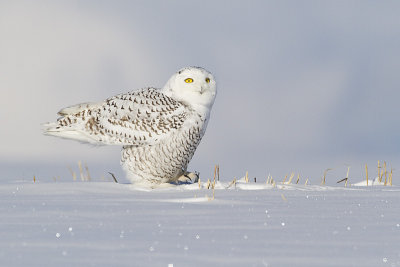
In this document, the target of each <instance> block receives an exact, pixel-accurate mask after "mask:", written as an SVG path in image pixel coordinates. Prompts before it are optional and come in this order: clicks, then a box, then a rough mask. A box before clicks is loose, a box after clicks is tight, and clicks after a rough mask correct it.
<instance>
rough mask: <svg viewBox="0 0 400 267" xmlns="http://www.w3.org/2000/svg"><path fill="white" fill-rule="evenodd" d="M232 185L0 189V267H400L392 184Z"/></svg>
mask: <svg viewBox="0 0 400 267" xmlns="http://www.w3.org/2000/svg"><path fill="white" fill-rule="evenodd" d="M229 184H230V182H217V183H216V186H215V191H214V193H213V190H212V189H206V183H201V184H200V185H201V187H202V188H201V189H199V185H198V184H191V185H180V186H175V187H169V188H161V189H155V190H147V191H143V190H138V189H137V188H134V187H133V186H132V185H129V184H116V183H112V182H47V183H42V182H36V183H33V182H9V183H2V184H0V203H1V206H0V213H1V219H0V222H1V223H0V229H1V239H0V266H164V267H167V266H173V267H178V266H400V245H399V244H400V242H399V241H400V216H399V210H400V188H399V187H397V186H370V187H354V186H352V187H347V188H345V187H344V186H340V187H339V186H337V187H330V186H318V185H307V186H305V185H293V184H279V183H278V184H276V186H273V185H270V184H265V183H264V184H263V183H254V182H251V183H245V182H244V181H243V180H238V181H237V183H236V186H234V185H232V186H230V187H229V188H228V189H226V188H227V187H228V185H229ZM213 195H214V196H215V197H214V199H213Z"/></svg>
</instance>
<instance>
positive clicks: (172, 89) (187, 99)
mask: <svg viewBox="0 0 400 267" xmlns="http://www.w3.org/2000/svg"><path fill="white" fill-rule="evenodd" d="M161 90H162V91H163V93H165V94H166V95H168V96H170V97H172V98H174V99H175V100H178V101H180V102H183V103H185V104H188V105H190V106H204V107H206V108H211V107H212V105H213V103H214V100H215V96H216V95H217V84H216V82H215V79H214V76H213V75H212V74H211V73H210V72H209V71H207V70H205V69H203V68H200V67H187V68H183V69H180V70H179V71H178V72H177V73H175V74H174V75H172V77H171V78H170V79H169V80H168V82H167V83H166V84H165V86H164V87H163V88H162V89H161Z"/></svg>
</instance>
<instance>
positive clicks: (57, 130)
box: [42, 122, 104, 145]
mask: <svg viewBox="0 0 400 267" xmlns="http://www.w3.org/2000/svg"><path fill="white" fill-rule="evenodd" d="M42 126H43V134H45V135H50V136H56V137H61V138H65V139H72V140H76V141H79V142H82V143H89V144H93V145H102V143H100V142H98V141H97V140H94V139H93V138H92V137H91V136H90V135H89V134H87V133H86V132H85V131H84V130H82V129H81V128H82V127H80V126H78V125H68V126H61V125H60V124H59V122H52V123H45V124H42ZM103 145H104V144H103Z"/></svg>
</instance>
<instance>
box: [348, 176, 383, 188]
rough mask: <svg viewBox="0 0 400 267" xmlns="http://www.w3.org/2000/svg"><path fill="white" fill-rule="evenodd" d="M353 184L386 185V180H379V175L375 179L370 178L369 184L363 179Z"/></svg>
mask: <svg viewBox="0 0 400 267" xmlns="http://www.w3.org/2000/svg"><path fill="white" fill-rule="evenodd" d="M352 186H385V181H384V180H381V181H379V177H376V178H375V179H374V180H369V181H368V185H367V180H363V181H361V182H358V183H355V184H352Z"/></svg>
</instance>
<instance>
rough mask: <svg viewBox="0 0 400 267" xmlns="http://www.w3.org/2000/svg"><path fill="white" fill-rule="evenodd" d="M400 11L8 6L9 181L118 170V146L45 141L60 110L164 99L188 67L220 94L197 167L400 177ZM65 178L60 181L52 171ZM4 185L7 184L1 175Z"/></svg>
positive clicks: (4, 79)
mask: <svg viewBox="0 0 400 267" xmlns="http://www.w3.org/2000/svg"><path fill="white" fill-rule="evenodd" d="M399 13H400V2H398V1H35V2H32V1H0V38H1V41H0V103H1V105H0V119H1V123H2V126H1V131H0V142H1V143H0V147H1V150H0V161H1V166H0V167H1V168H2V170H3V173H4V172H5V173H7V175H8V176H16V177H25V176H26V177H30V176H32V175H33V174H35V173H36V174H37V173H39V175H40V174H41V173H42V175H43V176H46V175H47V176H48V175H52V172H57V174H54V175H59V176H62V175H65V176H67V175H68V170H67V169H66V168H65V166H68V165H74V164H75V162H76V161H78V160H82V161H85V162H88V164H89V167H91V168H92V169H93V171H92V172H95V173H96V174H97V173H98V174H104V175H106V173H107V171H114V172H116V173H118V174H119V175H122V171H120V169H119V148H118V147H110V148H107V147H101V148H92V147H90V146H87V145H82V144H79V143H77V142H73V141H66V140H62V139H56V138H51V137H47V136H43V135H42V134H41V127H40V124H41V123H43V122H47V121H53V120H55V119H56V118H57V115H56V112H57V111H58V110H59V109H61V108H62V107H65V106H68V105H71V104H76V103H79V102H86V101H98V100H101V99H105V98H107V97H109V96H112V95H114V94H117V93H120V92H126V91H129V90H133V89H137V88H141V87H146V86H155V87H161V86H163V85H164V83H165V82H166V81H167V79H168V78H169V76H170V75H172V74H173V73H174V72H175V71H176V70H178V69H179V68H181V67H184V66H190V65H195V66H202V67H204V68H206V69H208V70H210V71H211V72H213V73H214V74H215V76H216V78H217V82H218V90H219V92H218V96H217V99H216V102H215V105H214V108H213V112H212V116H211V121H210V124H209V127H208V129H207V133H206V136H205V137H204V139H203V141H202V143H201V145H200V147H199V149H198V151H197V153H196V155H195V157H194V159H193V161H192V163H191V165H190V167H191V169H192V170H198V171H200V172H201V174H202V175H203V177H204V178H206V177H207V176H209V175H211V173H212V168H213V165H214V164H215V163H219V164H220V165H221V173H222V174H223V175H224V176H225V177H226V179H231V178H233V176H237V177H238V176H241V175H243V174H244V172H245V171H246V170H248V171H249V172H250V174H251V175H252V176H258V177H263V176H266V174H267V173H269V172H270V173H271V174H272V175H274V176H276V177H281V176H283V175H284V174H286V173H288V172H290V171H296V172H301V174H302V175H304V176H309V177H310V178H311V179H314V180H315V181H318V179H319V177H320V176H321V174H322V172H323V170H324V169H325V168H328V167H335V168H336V169H337V171H338V173H337V175H338V176H340V175H342V174H345V172H346V167H345V166H344V164H350V165H352V171H354V172H353V175H354V176H361V175H362V168H363V167H362V164H365V163H369V164H371V165H372V164H375V163H376V161H377V160H378V159H380V160H386V161H388V162H389V163H390V164H392V166H393V167H394V168H396V167H397V169H398V170H400V166H399V165H400V161H399V159H400V155H399V149H400V141H399V130H400V126H399V125H400V121H399V116H398V114H399V107H398V102H399V98H400V91H399V89H400V78H399V76H400V75H399V70H400V48H399V47H400V17H399ZM54 166H58V168H59V169H57V170H56V171H55V170H51V168H52V167H54ZM0 178H3V177H0Z"/></svg>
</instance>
